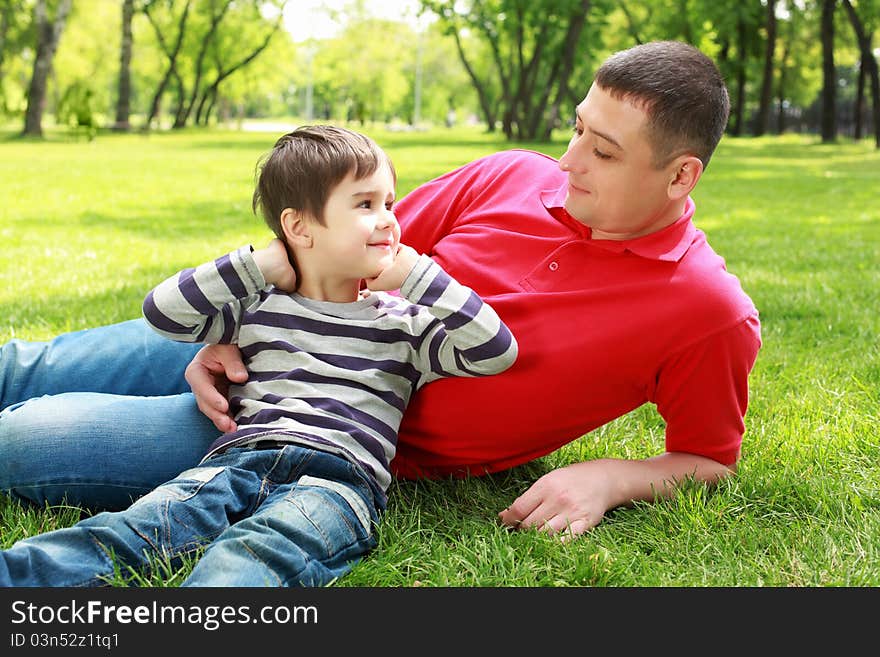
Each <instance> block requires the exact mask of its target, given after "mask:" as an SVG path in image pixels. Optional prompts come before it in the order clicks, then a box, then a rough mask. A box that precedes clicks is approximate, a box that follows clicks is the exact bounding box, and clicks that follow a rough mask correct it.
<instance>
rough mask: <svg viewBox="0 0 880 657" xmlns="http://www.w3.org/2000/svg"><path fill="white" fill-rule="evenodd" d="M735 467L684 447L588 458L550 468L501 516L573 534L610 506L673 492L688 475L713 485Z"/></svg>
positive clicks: (596, 521) (523, 524)
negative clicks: (648, 455) (631, 457)
mask: <svg viewBox="0 0 880 657" xmlns="http://www.w3.org/2000/svg"><path fill="white" fill-rule="evenodd" d="M737 460H739V457H738V456H737ZM735 471H736V463H733V464H731V465H723V464H721V463H718V462H717V461H713V460H712V459H709V458H706V457H704V456H697V455H696V454H686V453H684V452H664V453H663V454H658V455H657V456H652V457H651V458H647V459H642V460H638V459H636V460H629V459H598V460H596V461H585V462H583V463H575V464H573V465H568V466H566V467H564V468H560V469H559V470H554V471H553V472H548V473H547V474H545V475H544V476H543V477H541V478H540V479H538V481H536V482H535V483H534V484H532V486H531V488H529V489H528V490H527V491H526V492H525V493H523V494H522V495H520V496H519V497H518V498H517V499H516V500H514V502H513V504H511V505H510V506H509V507H507V508H506V509H504V511H502V512H501V513H499V514H498V517H499V518H500V519H501V522H502V523H503V524H505V525H507V526H508V527H512V528H516V529H519V528H529V527H534V528H538V529H540V530H541V531H546V532H550V533H551V534H561V535H562V536H563V538H573V537H575V536H578V535H579V534H583V533H584V532H585V531H587V530H588V529H592V528H593V527H595V526H596V525H598V524H599V523H600V522H601V521H602V518H604V517H605V513H606V512H608V511H610V510H611V509H615V508H617V507H619V506H629V505H631V504H632V503H633V502H634V501H635V500H642V501H654V500H655V499H657V498H660V497H669V496H670V495H673V494H674V493H675V490H676V487H677V486H678V484H679V483H680V482H682V481H684V480H685V479H687V478H693V479H694V480H696V481H701V482H704V483H706V484H710V485H711V484H715V483H716V482H718V481H719V480H720V479H723V478H724V477H727V476H729V475H731V474H733V473H734V472H735Z"/></svg>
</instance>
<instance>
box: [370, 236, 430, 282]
mask: <svg viewBox="0 0 880 657" xmlns="http://www.w3.org/2000/svg"><path fill="white" fill-rule="evenodd" d="M418 259H419V254H418V252H417V251H416V250H415V249H414V248H412V247H410V246H407V245H406V244H398V245H397V253H396V254H395V256H394V262H392V263H391V266H390V267H388V268H387V269H385V270H383V271H382V272H380V273H379V275H378V276H376V277H375V278H367V279H366V280H365V282H366V284H367V287H368V288H369V289H371V290H373V291H374V292H379V291H381V290H385V291H388V290H397V289H400V286H401V285H403V281H405V280H406V277H407V276H409V273H410V272H411V271H412V268H413V267H415V266H416V260H418Z"/></svg>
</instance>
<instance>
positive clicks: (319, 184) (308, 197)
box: [253, 125, 397, 241]
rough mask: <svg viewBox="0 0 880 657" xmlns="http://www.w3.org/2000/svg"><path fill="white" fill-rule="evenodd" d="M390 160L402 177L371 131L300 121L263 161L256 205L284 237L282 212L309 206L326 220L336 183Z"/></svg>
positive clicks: (308, 210)
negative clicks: (357, 130)
mask: <svg viewBox="0 0 880 657" xmlns="http://www.w3.org/2000/svg"><path fill="white" fill-rule="evenodd" d="M383 163H384V164H387V165H388V167H389V169H390V170H391V175H392V177H393V178H394V181H395V183H396V182H397V174H396V172H395V170H394V165H393V164H392V162H391V158H389V157H388V155H386V154H385V151H383V150H382V149H381V148H379V146H378V145H377V144H376V143H375V142H374V141H373V140H372V139H370V138H369V137H367V136H365V135H362V134H360V133H358V132H354V131H352V130H347V129H345V128H340V127H337V126H332V125H306V126H300V127H299V128H297V129H296V130H294V131H293V132H288V133H287V134H286V135H284V136H282V137H280V138H279V139H278V141H276V142H275V146H274V147H273V148H272V150H271V151H270V152H269V153H267V154H266V155H264V156H263V158H261V160H260V162H258V163H257V171H258V175H257V183H256V186H255V189H254V198H253V210H254V212H255V213H256V211H257V208H259V209H260V211H261V212H262V215H263V218H264V219H265V220H266V223H267V224H268V225H269V228H271V229H272V232H274V233H275V235H276V236H277V237H278V238H279V239H281V240H282V241H285V240H284V231H283V230H282V228H281V213H282V212H283V211H284V210H285V209H286V208H291V209H293V210H296V211H297V212H303V213H306V214H308V215H311V216H312V217H314V218H315V219H316V220H317V221H318V223H320V224H322V225H323V224H324V206H325V205H326V203H327V198H328V197H329V196H330V193H331V192H332V191H333V189H334V188H335V187H336V186H337V185H338V184H339V183H340V182H342V181H343V180H344V179H345V177H346V176H347V175H348V174H350V173H353V174H354V177H355V178H356V179H357V180H360V179H362V178H365V177H366V176H369V175H371V174H373V173H374V172H375V171H376V170H377V169H378V168H379V167H380V166H381V165H382V164H383Z"/></svg>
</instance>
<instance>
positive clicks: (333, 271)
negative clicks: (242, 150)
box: [0, 126, 517, 586]
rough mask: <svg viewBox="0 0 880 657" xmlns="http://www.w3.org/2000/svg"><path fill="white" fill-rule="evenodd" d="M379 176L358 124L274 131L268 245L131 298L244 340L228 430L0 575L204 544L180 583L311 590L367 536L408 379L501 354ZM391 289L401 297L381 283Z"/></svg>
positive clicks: (53, 575) (110, 564)
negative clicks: (404, 224)
mask: <svg viewBox="0 0 880 657" xmlns="http://www.w3.org/2000/svg"><path fill="white" fill-rule="evenodd" d="M395 183H396V176H395V171H394V168H393V165H392V163H391V161H390V160H389V158H388V157H387V155H385V153H384V152H383V151H382V150H381V149H380V148H379V147H378V146H377V145H376V144H375V143H374V142H372V140H370V139H368V138H367V137H364V136H363V135H360V134H357V133H354V132H351V131H348V130H345V129H342V128H336V127H331V126H308V127H302V128H299V129H297V130H295V131H294V132H292V133H289V134H287V135H285V136H283V137H281V138H280V139H279V140H278V141H277V143H276V144H275V147H274V149H273V151H272V152H271V153H270V155H269V157H268V158H267V159H266V160H265V162H264V164H263V166H262V168H261V171H260V175H259V179H258V184H257V189H256V191H255V193H254V209H255V210H256V209H257V207H260V208H261V210H262V213H263V215H264V218H265V219H266V221H267V223H268V224H269V226H270V227H271V228H272V230H273V231H274V233H275V234H276V236H277V239H275V240H273V241H272V242H271V243H270V244H269V245H268V246H267V247H266V248H265V249H260V250H256V251H254V250H253V249H252V248H250V247H244V248H241V249H239V250H237V251H234V252H233V253H231V254H229V255H226V256H223V257H221V258H218V259H217V260H215V261H213V262H210V263H206V264H204V265H201V266H200V267H197V268H195V269H187V270H184V271H182V272H180V273H179V274H177V275H175V276H173V277H172V278H170V279H168V280H166V281H165V282H163V283H161V284H160V285H159V286H158V287H156V288H155V289H154V290H153V291H152V292H150V294H149V295H148V296H147V298H146V300H145V301H144V317H145V319H146V320H147V322H148V323H149V324H150V325H151V326H152V327H153V328H154V329H155V330H156V331H158V332H159V333H161V334H163V335H165V336H167V337H170V338H172V339H174V340H178V341H184V342H208V343H234V344H237V345H238V346H239V347H240V349H241V351H242V353H243V354H244V355H245V360H246V363H247V367H248V380H247V381H246V382H245V383H243V384H241V385H236V386H232V387H231V388H230V391H229V393H230V405H231V406H232V407H234V408H235V409H236V414H235V420H236V423H237V426H236V427H235V429H234V430H232V431H230V432H228V433H226V434H224V435H223V436H221V437H220V438H219V439H218V440H217V441H216V442H215V443H214V444H213V445H212V446H211V448H210V450H209V452H208V454H207V456H206V457H205V458H204V460H203V461H202V463H201V464H200V466H199V467H196V468H193V469H191V470H187V471H185V472H183V473H181V474H180V475H179V476H178V477H176V478H175V479H173V480H172V481H170V482H167V483H166V484H163V485H162V486H159V487H158V488H157V489H155V490H154V491H152V492H151V493H149V494H147V495H146V496H144V497H143V498H141V499H139V500H138V501H137V502H135V503H134V504H133V505H132V506H131V507H130V508H129V509H127V510H126V511H122V512H118V513H102V514H99V515H96V516H93V517H91V518H88V519H86V520H83V521H81V522H80V523H78V524H77V525H75V526H74V527H72V528H67V529H62V530H58V531H55V532H50V533H48V534H43V535H40V536H36V537H32V538H29V539H25V540H23V541H19V542H18V543H16V544H15V545H13V546H12V547H11V548H10V549H9V550H6V551H4V552H2V553H0V554H2V559H0V583H2V584H5V585H25V586H88V585H98V584H101V583H102V582H103V581H105V579H106V577H107V576H109V575H111V574H112V573H113V572H114V562H118V563H121V564H122V565H123V566H125V567H129V568H143V567H145V566H147V565H148V564H149V562H150V559H151V558H152V557H154V556H155V555H165V556H170V557H172V558H174V557H178V556H180V555H183V554H186V553H189V552H192V551H194V550H196V549H198V548H200V547H202V546H205V545H207V549H206V550H205V553H204V555H203V557H202V558H201V559H200V560H199V562H198V563H197V564H196V566H195V568H194V569H193V571H192V573H191V575H190V576H189V577H188V578H187V580H186V581H185V582H184V584H183V585H184V586H269V585H277V586H291V585H309V586H318V585H324V584H327V583H329V582H331V581H333V580H334V579H336V578H338V577H340V576H341V575H343V574H345V573H346V572H347V571H348V570H350V569H351V567H352V566H353V564H354V563H356V562H357V561H358V560H359V559H360V558H361V557H362V556H363V555H364V554H365V553H366V552H367V551H369V550H370V549H371V548H372V547H373V546H374V545H375V538H374V536H373V531H372V529H373V525H374V524H375V523H377V522H378V520H379V517H380V515H381V513H382V511H383V510H384V508H385V501H386V498H385V493H386V490H387V487H388V485H389V483H390V481H391V475H390V471H389V463H390V461H391V459H392V458H393V457H394V454H395V449H396V442H397V429H398V427H399V425H400V421H401V418H402V415H403V411H404V409H405V407H406V405H407V403H408V402H409V399H410V397H411V395H412V393H413V392H415V391H416V390H417V389H418V388H420V387H421V386H423V385H424V384H426V383H429V382H431V381H434V380H436V379H439V378H443V377H449V376H463V377H470V376H483V375H489V374H495V373H498V372H501V371H503V370H505V369H507V368H508V367H510V366H511V365H512V364H513V362H514V360H515V358H516V355H517V345H516V341H515V340H514V338H513V336H512V335H511V333H510V332H509V330H508V329H507V327H506V326H505V325H504V324H503V323H502V322H501V321H500V319H499V318H498V316H497V315H496V314H495V312H494V311H493V310H492V309H491V308H490V307H489V306H487V305H485V304H484V303H483V302H482V301H481V300H480V299H479V297H477V295H476V294H474V293H473V292H472V291H471V290H470V289H468V288H466V287H464V286H462V285H460V284H459V283H457V282H456V281H455V280H453V279H451V278H450V277H449V276H448V275H447V274H446V273H445V272H444V271H443V270H442V269H441V268H440V267H439V266H438V265H437V264H436V263H434V262H433V261H432V260H431V259H430V258H428V257H427V256H424V255H423V256H419V255H418V254H417V253H416V252H415V251H414V250H413V249H411V248H410V247H407V246H405V245H402V244H400V242H399V240H400V228H399V226H398V224H397V220H396V218H395V216H394V214H393V212H392V209H391V208H392V204H393V202H394V188H395ZM294 263H295V267H294ZM362 283H366V285H367V288H368V291H362ZM397 289H399V290H400V294H401V295H402V297H403V299H401V298H398V297H396V296H392V295H390V294H386V293H385V292H386V291H391V290H397ZM404 299H405V300H404ZM186 439H187V437H186V436H185V435H182V436H181V440H186Z"/></svg>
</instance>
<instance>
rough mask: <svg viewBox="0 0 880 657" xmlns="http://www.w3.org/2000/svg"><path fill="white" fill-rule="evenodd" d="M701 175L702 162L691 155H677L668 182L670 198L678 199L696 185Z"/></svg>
mask: <svg viewBox="0 0 880 657" xmlns="http://www.w3.org/2000/svg"><path fill="white" fill-rule="evenodd" d="M702 175H703V162H702V161H701V160H700V158H698V157H694V156H693V155H682V156H681V157H677V158H676V159H675V161H674V166H673V168H672V177H671V180H670V182H669V188H668V194H669V197H670V198H671V199H680V198H683V197H685V196H687V195H688V194H690V193H691V191H692V190H693V189H694V187H696V186H697V181H698V180H699V179H700V176H702Z"/></svg>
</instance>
